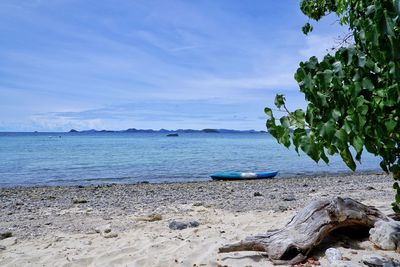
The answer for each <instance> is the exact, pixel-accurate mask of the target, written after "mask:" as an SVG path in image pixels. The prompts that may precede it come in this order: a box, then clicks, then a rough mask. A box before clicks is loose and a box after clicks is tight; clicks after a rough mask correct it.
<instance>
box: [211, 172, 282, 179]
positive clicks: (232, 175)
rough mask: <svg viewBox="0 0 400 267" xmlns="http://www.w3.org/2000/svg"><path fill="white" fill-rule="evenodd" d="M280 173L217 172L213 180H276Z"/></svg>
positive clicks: (212, 175) (213, 175)
mask: <svg viewBox="0 0 400 267" xmlns="http://www.w3.org/2000/svg"><path fill="white" fill-rule="evenodd" d="M277 174H278V172H277V171H276V172H215V173H213V174H211V178H212V179H213V180H256V179H269V178H274V177H275V176H276V175H277Z"/></svg>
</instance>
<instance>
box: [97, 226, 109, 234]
mask: <svg viewBox="0 0 400 267" xmlns="http://www.w3.org/2000/svg"><path fill="white" fill-rule="evenodd" d="M94 230H95V231H96V233H99V234H102V235H104V234H107V233H110V232H111V225H110V224H106V225H102V226H99V227H96V229H94Z"/></svg>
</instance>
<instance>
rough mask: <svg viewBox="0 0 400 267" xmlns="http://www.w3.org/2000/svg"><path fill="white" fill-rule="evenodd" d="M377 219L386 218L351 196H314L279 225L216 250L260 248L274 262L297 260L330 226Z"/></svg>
mask: <svg viewBox="0 0 400 267" xmlns="http://www.w3.org/2000/svg"><path fill="white" fill-rule="evenodd" d="M379 220H384V221H388V220H389V218H388V217H387V216H386V215H384V214H383V213H382V212H380V211H379V210H377V209H376V208H375V207H371V206H366V205H364V204H362V203H360V202H358V201H355V200H353V199H351V198H340V197H334V198H331V199H324V200H316V201H313V202H311V203H310V204H309V205H308V206H306V207H305V208H303V209H301V210H300V211H299V212H298V213H297V214H296V215H295V216H294V217H293V218H292V219H291V220H290V221H289V223H288V224H287V225H286V226H285V227H283V228H282V229H280V230H272V231H268V232H267V233H265V234H260V235H256V236H252V237H247V238H246V239H245V240H243V241H241V242H239V243H235V244H229V245H226V246H223V247H221V248H219V252H220V253H227V252H236V251H246V250H247V251H264V252H266V254H267V255H268V258H269V259H270V260H271V261H272V262H273V263H275V264H289V265H290V264H298V263H301V262H303V261H304V260H306V259H307V257H308V256H309V253H310V251H312V249H313V248H314V247H316V246H317V245H318V244H319V243H320V242H321V241H322V240H323V239H324V238H325V237H327V236H328V235H329V234H330V233H331V232H332V231H333V230H335V229H337V228H341V227H353V228H352V229H354V230H353V231H357V229H358V228H357V227H359V229H364V228H372V227H373V226H374V225H375V223H376V222H377V221H379ZM345 263H346V264H347V266H349V264H350V262H345Z"/></svg>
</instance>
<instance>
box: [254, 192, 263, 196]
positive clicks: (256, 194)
mask: <svg viewBox="0 0 400 267" xmlns="http://www.w3.org/2000/svg"><path fill="white" fill-rule="evenodd" d="M254 196H255V197H261V196H262V194H261V193H260V192H254Z"/></svg>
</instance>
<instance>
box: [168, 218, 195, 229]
mask: <svg viewBox="0 0 400 267" xmlns="http://www.w3.org/2000/svg"><path fill="white" fill-rule="evenodd" d="M199 225H200V223H199V222H198V221H190V222H179V221H175V220H174V221H172V222H170V223H169V225H168V227H169V229H171V230H183V229H186V228H188V227H191V228H194V227H198V226H199Z"/></svg>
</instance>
